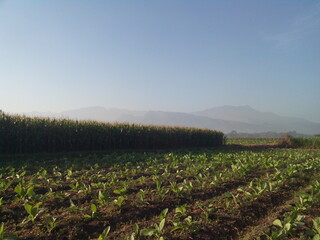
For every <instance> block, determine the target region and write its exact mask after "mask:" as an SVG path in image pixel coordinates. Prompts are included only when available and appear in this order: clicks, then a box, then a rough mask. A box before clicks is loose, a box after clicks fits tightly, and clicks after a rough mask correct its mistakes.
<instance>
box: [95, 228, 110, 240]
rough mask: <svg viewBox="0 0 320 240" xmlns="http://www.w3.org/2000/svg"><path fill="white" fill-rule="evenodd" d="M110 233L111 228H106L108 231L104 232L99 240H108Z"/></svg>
mask: <svg viewBox="0 0 320 240" xmlns="http://www.w3.org/2000/svg"><path fill="white" fill-rule="evenodd" d="M109 232H110V226H108V227H106V229H104V230H103V232H102V233H101V234H100V236H99V237H98V240H107V236H108V234H109Z"/></svg>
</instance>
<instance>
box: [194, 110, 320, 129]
mask: <svg viewBox="0 0 320 240" xmlns="http://www.w3.org/2000/svg"><path fill="white" fill-rule="evenodd" d="M195 114H196V115H198V116H205V117H210V118H215V119H224V120H232V121H237V122H244V123H248V124H255V125H258V126H259V127H260V131H261V132H268V131H272V132H290V131H296V132H298V133H303V134H315V133H318V132H319V130H320V123H314V122H311V121H308V120H305V119H301V118H293V117H284V116H279V115H277V114H274V113H269V112H260V111H257V110H255V109H253V108H251V107H249V106H241V107H234V106H222V107H216V108H211V109H207V110H204V111H200V112H196V113H195ZM234 130H236V129H234ZM236 131H238V130H236ZM246 132H249V133H251V132H253V131H246Z"/></svg>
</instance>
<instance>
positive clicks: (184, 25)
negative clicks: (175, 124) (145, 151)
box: [0, 0, 320, 123]
mask: <svg viewBox="0 0 320 240" xmlns="http://www.w3.org/2000/svg"><path fill="white" fill-rule="evenodd" d="M319 42H320V3H319V1H315V0H314V1H289V0H287V1H280V2H279V1H276V0H271V1H248V0H247V1H234V0H233V1H218V0H217V1H208V0H207V1H202V0H201V1H191V0H190V1H189V0H187V1H178V0H171V1H168V0H164V1H155V0H151V1H142V0H141V1H126V0H124V1H115V0H113V1H98V0H96V1H88V0H84V1H75V0H68V1H62V0H58V1H53V0H47V1H36V0H33V1H19V0H10V1H9V0H2V1H1V0H0V66H1V68H0V86H1V88H0V109H2V110H4V111H5V112H14V113H22V112H32V111H38V112H61V111H65V110H71V109H79V108H85V107H91V106H102V107H106V108H122V109H130V110H155V111H172V112H193V111H200V110H204V109H208V108H212V107H219V106H224V105H231V106H245V105H248V106H250V107H252V108H254V109H256V110H258V111H262V112H272V113H276V114H278V115H281V116H290V117H298V118H304V119H307V120H310V121H314V122H318V123H319V122H320V109H319V106H318V105H319V103H320V94H319V89H320V48H319Z"/></svg>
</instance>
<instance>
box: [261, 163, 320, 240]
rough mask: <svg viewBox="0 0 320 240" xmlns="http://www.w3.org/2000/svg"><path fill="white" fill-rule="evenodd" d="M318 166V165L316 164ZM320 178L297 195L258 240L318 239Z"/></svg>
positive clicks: (319, 227) (319, 225)
mask: <svg viewBox="0 0 320 240" xmlns="http://www.w3.org/2000/svg"><path fill="white" fill-rule="evenodd" d="M318 164H319V163H318ZM319 210H320V176H319V175H318V176H317V178H316V179H315V180H313V181H312V183H311V184H310V185H309V186H308V187H307V188H306V189H304V191H301V192H299V193H298V194H297V196H296V198H295V201H294V202H293V203H291V204H290V205H288V206H287V208H286V211H285V212H284V213H282V214H281V215H280V216H278V218H277V219H275V220H274V221H273V222H272V225H271V226H269V227H268V228H266V229H264V230H263V231H262V234H261V236H260V237H259V238H260V239H287V238H292V237H298V238H299V239H313V240H318V239H320V214H319Z"/></svg>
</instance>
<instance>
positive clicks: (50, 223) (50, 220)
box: [46, 216, 58, 233]
mask: <svg viewBox="0 0 320 240" xmlns="http://www.w3.org/2000/svg"><path fill="white" fill-rule="evenodd" d="M46 222H47V230H48V232H49V233H51V232H52V230H53V229H54V228H56V227H57V226H58V222H57V218H55V217H52V216H47V217H46Z"/></svg>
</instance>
